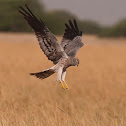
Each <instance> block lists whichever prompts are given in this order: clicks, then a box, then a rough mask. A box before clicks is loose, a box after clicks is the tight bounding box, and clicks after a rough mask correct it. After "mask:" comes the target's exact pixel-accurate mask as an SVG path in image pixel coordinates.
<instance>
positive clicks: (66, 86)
mask: <svg viewBox="0 0 126 126" xmlns="http://www.w3.org/2000/svg"><path fill="white" fill-rule="evenodd" d="M64 84H65V85H66V89H69V87H68V85H67V83H66V82H65V81H64Z"/></svg>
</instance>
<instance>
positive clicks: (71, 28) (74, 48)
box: [61, 20, 84, 57]
mask: <svg viewBox="0 0 126 126" xmlns="http://www.w3.org/2000/svg"><path fill="white" fill-rule="evenodd" d="M65 26H66V29H65V33H64V36H63V39H62V41H61V46H62V47H63V49H64V51H65V53H66V54H67V55H68V56H72V57H75V55H76V54H77V52H78V50H79V49H80V48H81V47H82V46H83V45H84V44H83V43H82V42H81V41H82V32H81V31H79V29H78V26H77V23H76V20H74V21H73V23H72V21H71V20H69V25H68V24H65Z"/></svg>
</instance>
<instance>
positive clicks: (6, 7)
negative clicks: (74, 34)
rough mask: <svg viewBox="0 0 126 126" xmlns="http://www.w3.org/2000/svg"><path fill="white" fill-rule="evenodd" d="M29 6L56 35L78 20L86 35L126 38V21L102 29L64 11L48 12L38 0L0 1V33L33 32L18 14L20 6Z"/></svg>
mask: <svg viewBox="0 0 126 126" xmlns="http://www.w3.org/2000/svg"><path fill="white" fill-rule="evenodd" d="M25 4H27V5H28V6H29V7H30V8H31V10H32V11H33V13H34V14H35V15H36V16H37V17H38V18H41V19H42V20H43V21H44V23H45V24H46V25H47V26H48V28H49V29H50V30H51V31H52V32H53V33H54V34H59V35H61V34H63V32H64V28H65V27H64V22H68V20H69V19H74V18H75V19H77V20H78V24H79V27H81V30H82V31H83V33H84V34H96V35H98V36H100V37H126V19H125V20H122V21H120V22H119V23H117V24H116V25H113V26H111V27H101V26H100V25H99V24H97V23H96V22H94V21H89V20H87V21H82V20H81V21H80V20H79V19H78V18H77V17H76V16H75V15H73V14H71V13H70V12H67V11H64V10H55V11H50V12H48V11H46V10H45V7H44V5H43V4H42V3H39V1H38V0H0V31H8V32H9V31H11V32H31V31H32V30H31V28H30V27H29V25H27V23H26V21H25V20H24V19H23V16H22V15H21V14H20V13H19V12H18V10H19V6H24V5H25Z"/></svg>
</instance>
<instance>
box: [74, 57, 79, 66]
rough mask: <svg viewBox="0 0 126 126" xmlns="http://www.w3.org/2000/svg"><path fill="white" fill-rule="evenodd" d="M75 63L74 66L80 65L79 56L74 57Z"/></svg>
mask: <svg viewBox="0 0 126 126" xmlns="http://www.w3.org/2000/svg"><path fill="white" fill-rule="evenodd" d="M73 63H74V66H76V65H77V67H78V65H79V63H80V62H79V59H78V58H73Z"/></svg>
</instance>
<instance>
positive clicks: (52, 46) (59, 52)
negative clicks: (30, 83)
mask: <svg viewBox="0 0 126 126" xmlns="http://www.w3.org/2000/svg"><path fill="white" fill-rule="evenodd" d="M25 7H26V9H24V8H23V7H20V10H19V12H20V13H21V14H22V15H23V16H24V19H25V20H26V21H27V23H28V24H29V25H30V26H31V28H32V30H33V31H34V32H35V35H36V37H37V38H38V42H39V45H40V48H41V49H42V51H43V52H44V54H45V55H46V56H47V57H48V59H49V60H51V61H52V62H53V63H54V66H53V67H51V68H49V69H47V70H44V71H42V72H37V73H30V75H34V76H36V77H37V78H39V79H45V78H47V77H49V76H50V75H52V74H54V73H57V77H56V80H57V81H59V82H60V83H61V84H62V87H63V88H64V89H65V88H66V89H69V87H68V85H67V83H66V82H65V76H66V69H67V68H68V67H70V66H76V65H77V66H78V65H79V59H78V58H76V57H75V56H76V54H77V52H78V50H79V49H80V48H81V47H82V46H83V45H84V44H83V43H82V32H81V31H80V30H79V29H78V26H77V23H76V20H75V19H74V20H73V21H71V20H69V24H66V23H65V27H66V28H65V32H64V35H63V39H62V41H61V44H59V42H58V40H57V39H56V37H55V36H54V35H53V34H52V33H51V32H50V30H49V29H48V28H47V27H46V25H45V24H44V23H43V21H42V20H41V19H40V20H38V19H37V18H36V17H35V15H34V14H33V13H32V12H31V10H30V9H29V7H28V6H27V5H25Z"/></svg>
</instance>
